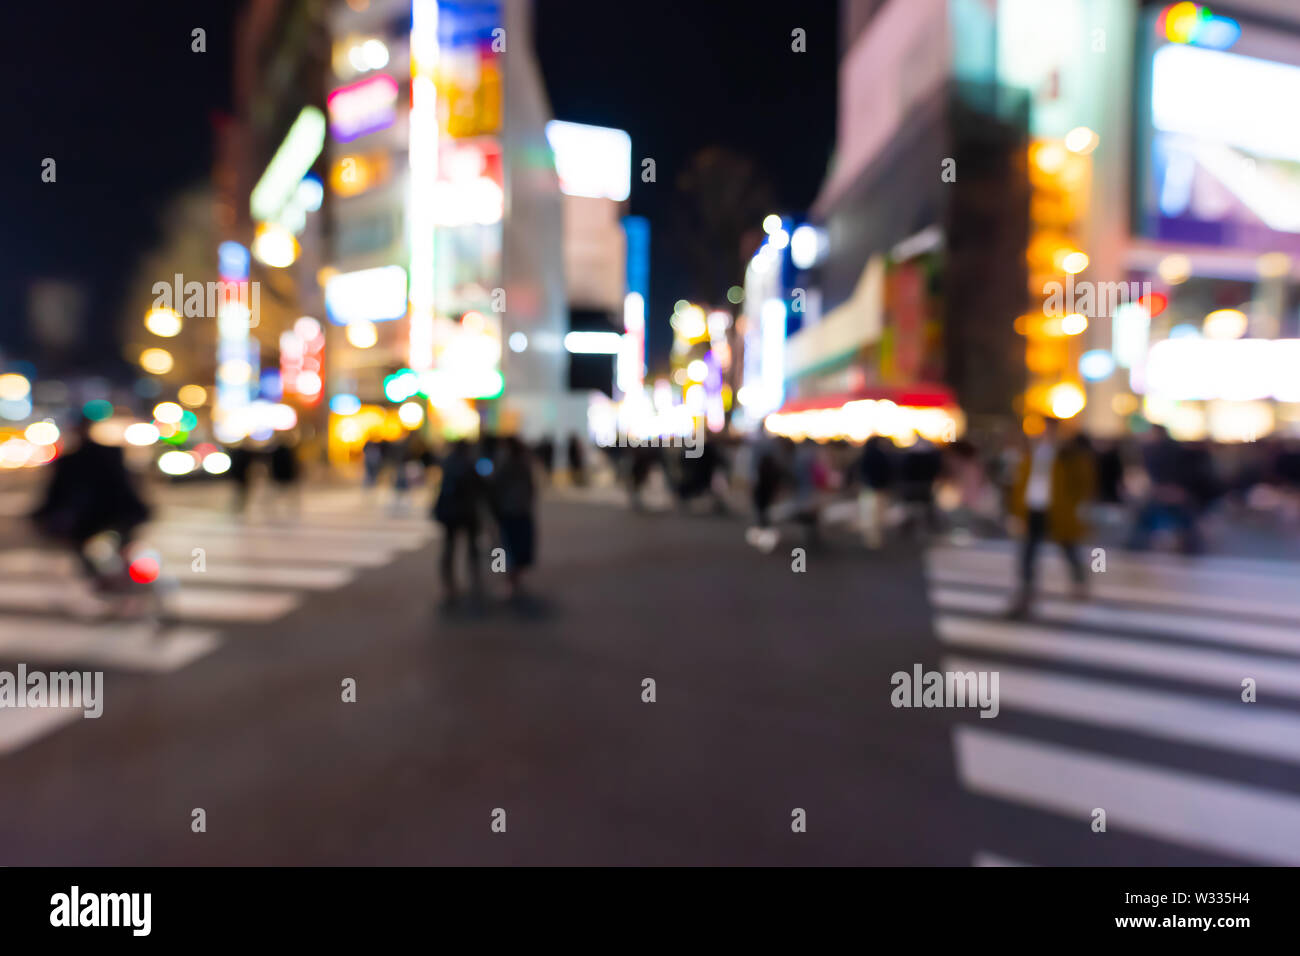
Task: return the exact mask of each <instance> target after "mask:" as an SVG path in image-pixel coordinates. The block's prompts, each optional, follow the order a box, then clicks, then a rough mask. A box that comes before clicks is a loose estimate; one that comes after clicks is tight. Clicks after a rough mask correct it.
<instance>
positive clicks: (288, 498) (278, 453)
mask: <svg viewBox="0 0 1300 956" xmlns="http://www.w3.org/2000/svg"><path fill="white" fill-rule="evenodd" d="M269 469H270V473H271V489H272V492H273V496H272V500H273V501H274V502H275V510H277V511H278V510H279V505H280V504H281V503H283V504H284V505H285V506H286V509H287V510H288V512H289V513H290V514H292V515H297V514H298V513H299V511H300V510H301V500H300V498H299V495H298V477H299V464H298V450H297V447H296V446H295V444H294V443H293V441H292V440H291V439H290V438H287V437H286V438H284V439H282V440H281V441H278V442H276V444H275V447H274V448H272V449H271V457H270V461H269Z"/></svg>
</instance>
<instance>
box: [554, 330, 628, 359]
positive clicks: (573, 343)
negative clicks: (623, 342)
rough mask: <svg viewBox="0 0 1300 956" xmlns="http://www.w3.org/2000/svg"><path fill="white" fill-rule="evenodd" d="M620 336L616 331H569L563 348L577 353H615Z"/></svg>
mask: <svg viewBox="0 0 1300 956" xmlns="http://www.w3.org/2000/svg"><path fill="white" fill-rule="evenodd" d="M620 338H621V336H620V335H619V334H618V333H617V332H569V333H568V334H566V335H565V336H564V348H565V349H566V350H567V351H569V352H573V353H576V354H579V355H615V354H617V352H618V349H619V344H620V342H619V340H620Z"/></svg>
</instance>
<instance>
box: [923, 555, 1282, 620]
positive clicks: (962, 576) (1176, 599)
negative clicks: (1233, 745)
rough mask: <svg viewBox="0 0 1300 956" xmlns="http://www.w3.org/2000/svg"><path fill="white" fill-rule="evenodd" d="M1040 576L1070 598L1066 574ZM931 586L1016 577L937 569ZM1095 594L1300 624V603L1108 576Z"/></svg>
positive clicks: (1097, 578) (1046, 589)
mask: <svg viewBox="0 0 1300 956" xmlns="http://www.w3.org/2000/svg"><path fill="white" fill-rule="evenodd" d="M1047 571H1048V573H1047V574H1045V575H1044V574H1040V575H1039V580H1038V590H1039V591H1040V592H1043V593H1051V594H1068V593H1069V591H1070V587H1071V583H1070V579H1069V576H1068V575H1067V574H1066V573H1065V572H1064V571H1063V570H1062V571H1060V572H1059V573H1053V572H1052V570H1051V569H1047ZM928 576H929V579H930V581H931V582H933V583H937V584H969V585H984V586H989V587H997V588H1002V589H1004V590H1006V589H1010V588H1012V587H1013V586H1014V584H1015V577H1014V575H1013V573H1012V572H1011V571H1010V570H998V569H976V568H950V567H934V566H933V565H932V566H931V567H930V568H929V570H928ZM1089 587H1090V588H1091V590H1092V594H1093V596H1094V597H1097V598H1104V599H1106V600H1110V601H1126V602H1129V603H1132V604H1149V605H1153V606H1156V607H1173V608H1179V609H1182V610H1186V611H1197V610H1201V611H1217V612H1219V613H1223V614H1240V615H1246V616H1250V617H1285V618H1292V619H1295V620H1300V601H1286V600H1278V599H1276V598H1274V599H1271V600H1268V601H1261V600H1260V599H1258V598H1245V597H1231V596H1226V595H1218V594H1206V593H1194V592H1178V591H1170V590H1162V589H1159V588H1154V587H1150V586H1141V587H1139V586H1134V585H1127V584H1121V583H1118V582H1115V581H1113V580H1106V579H1105V576H1104V575H1094V576H1093V578H1092V579H1091V580H1090V581H1089Z"/></svg>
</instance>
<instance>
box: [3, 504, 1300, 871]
mask: <svg viewBox="0 0 1300 956" xmlns="http://www.w3.org/2000/svg"><path fill="white" fill-rule="evenodd" d="M312 500H313V499H312V498H311V497H310V496H309V503H310V502H311V501H312ZM743 530H744V523H743V522H742V521H740V520H738V519H733V518H719V517H713V516H706V515H698V516H695V515H689V516H688V515H680V514H673V513H655V514H646V515H638V514H634V513H631V512H629V511H627V510H626V509H624V508H622V507H619V506H617V505H616V504H611V503H603V504H602V503H592V502H589V501H577V502H573V501H557V500H550V501H548V502H547V503H546V505H545V506H544V508H543V510H542V530H541V539H540V540H541V545H540V559H541V560H540V565H539V567H538V568H537V570H536V573H535V575H534V576H533V580H532V587H533V589H534V592H535V593H536V594H537V595H538V599H539V600H538V605H537V606H535V607H532V608H528V609H524V610H516V609H513V608H511V607H510V606H508V605H506V604H505V603H504V602H503V601H501V600H499V599H494V600H492V601H491V602H489V604H488V605H487V606H486V607H485V608H484V609H482V610H481V611H477V610H473V609H460V610H454V611H453V610H447V609H445V608H443V607H442V606H441V601H440V596H439V594H438V588H437V585H436V583H435V575H434V566H435V558H436V549H437V544H438V543H437V542H436V541H434V540H430V539H429V537H428V535H429V529H428V527H427V525H426V524H425V523H424V521H423V519H422V518H421V517H420V515H419V513H418V510H417V511H413V512H412V513H411V514H410V515H409V516H407V517H392V516H390V515H388V514H387V513H386V512H385V511H383V510H382V509H379V508H378V507H377V506H370V505H366V504H365V503H358V501H357V500H356V499H355V496H352V497H348V496H344V497H343V498H340V499H338V500H335V499H329V500H321V501H317V502H316V503H315V505H314V506H311V507H309V508H308V509H307V513H306V514H305V515H304V517H303V518H302V519H301V520H299V521H288V520H284V521H276V520H273V519H266V520H257V521H253V522H250V523H249V524H246V525H240V524H234V523H232V521H231V519H230V518H229V517H228V516H226V515H224V514H223V513H221V512H219V511H217V510H214V505H213V503H212V502H211V501H206V500H205V501H203V502H199V503H196V504H194V505H193V506H189V505H187V506H184V507H177V508H175V509H171V510H170V511H168V512H167V513H166V514H164V515H163V517H162V518H161V519H160V521H159V524H158V526H157V527H156V528H155V529H154V530H153V534H154V535H155V536H156V539H157V540H158V541H159V542H160V544H159V547H160V548H161V549H162V550H163V551H164V553H165V554H166V555H168V556H169V557H168V560H167V561H165V562H164V566H165V570H167V569H168V568H169V567H170V568H171V570H172V571H173V572H174V573H175V574H177V575H178V576H180V577H182V578H184V580H183V582H182V588H181V596H182V598H183V600H179V601H178V603H177V604H176V617H177V620H175V621H172V622H171V623H170V624H169V626H168V629H166V630H164V631H163V632H162V634H161V635H160V636H157V637H152V638H150V637H147V636H142V635H139V634H135V633H133V632H131V630H130V627H129V626H121V625H93V626H88V625H85V624H82V623H78V622H76V621H75V620H71V621H70V619H69V616H68V614H67V610H66V608H65V607H63V606H62V605H61V604H60V603H58V602H54V603H49V604H47V605H41V603H40V601H39V600H37V599H36V598H34V597H33V595H36V596H37V597H39V596H40V595H42V594H44V593H45V592H44V591H42V588H43V587H46V588H47V589H48V586H49V578H48V574H46V573H44V572H42V571H41V569H40V567H39V566H38V565H39V562H38V561H36V558H34V557H33V556H31V555H26V554H23V553H22V549H21V547H20V546H16V545H14V544H13V542H12V541H11V542H10V546H9V548H8V550H6V551H4V552H2V553H0V560H3V561H7V562H9V563H8V564H6V568H7V570H10V571H13V572H15V573H13V574H11V575H9V577H8V581H7V583H6V584H5V586H4V587H0V669H4V668H8V669H12V668H13V667H15V666H16V664H17V663H18V662H20V661H25V662H27V663H28V665H29V667H36V666H47V667H50V668H54V667H59V666H72V665H73V664H81V665H82V666H85V667H102V668H103V669H104V670H105V672H106V677H105V681H106V689H105V706H104V714H103V716H102V717H101V718H99V719H97V720H83V719H80V718H79V717H76V718H75V719H71V720H68V721H64V722H62V723H60V724H58V725H57V726H52V727H49V728H45V729H42V730H41V731H40V732H39V733H38V734H35V736H33V737H32V739H29V740H26V741H25V742H18V743H13V744H12V746H10V748H9V749H8V751H5V750H4V727H5V725H3V724H0V769H2V770H3V773H0V863H4V864H8V865H21V864H69V865H76V864H218V865H226V864H232V865H233V864H904V865H920V864H928V865H933V864H939V865H960V866H966V865H970V864H972V863H978V864H995V865H996V864H1001V863H1029V864H1060V863H1071V864H1131V863H1147V864H1160V863H1184V864H1214V863H1232V862H1292V860H1291V857H1292V856H1293V855H1295V854H1297V853H1300V839H1296V837H1297V835H1300V809H1298V808H1300V799H1298V797H1300V776H1298V775H1297V773H1296V768H1297V765H1298V764H1300V747H1298V746H1297V745H1296V743H1295V741H1296V740H1300V735H1296V734H1294V733H1293V732H1294V731H1295V730H1296V728H1297V727H1300V706H1298V705H1297V698H1300V661H1297V660H1296V657H1297V654H1300V648H1298V647H1297V645H1300V641H1298V640H1297V639H1296V634H1297V631H1296V628H1295V621H1296V620H1297V619H1300V608H1297V607H1296V601H1297V600H1300V599H1296V598H1295V597H1294V595H1293V593H1291V591H1290V589H1291V584H1290V582H1291V581H1293V580H1294V577H1293V573H1292V569H1290V568H1289V567H1287V566H1283V565H1267V566H1266V565H1264V564H1262V563H1261V564H1258V565H1257V564H1251V563H1249V562H1244V563H1241V564H1239V565H1231V564H1228V565H1207V564H1200V565H1197V566H1194V567H1193V566H1185V565H1183V564H1179V563H1177V562H1176V561H1175V560H1174V559H1173V558H1169V557H1165V556H1156V557H1154V558H1151V559H1149V560H1146V561H1143V562H1130V563H1127V564H1126V563H1124V561H1123V559H1121V558H1119V557H1113V558H1112V562H1111V569H1110V571H1108V572H1106V576H1105V577H1099V578H1098V579H1097V580H1098V583H1097V587H1096V600H1094V601H1093V602H1090V603H1089V604H1086V605H1074V604H1072V603H1070V602H1067V601H1064V600H1061V599H1059V598H1058V597H1057V596H1056V595H1054V594H1053V593H1052V592H1053V589H1054V588H1055V589H1056V590H1057V591H1064V579H1063V578H1062V577H1061V576H1060V573H1059V572H1060V568H1059V567H1056V566H1054V565H1052V564H1051V561H1052V560H1053V559H1051V558H1049V559H1046V560H1047V561H1048V567H1047V569H1046V571H1045V576H1044V581H1045V585H1046V587H1047V590H1048V594H1047V595H1046V596H1045V600H1044V603H1043V606H1042V608H1041V609H1040V615H1039V617H1038V619H1036V621H1034V622H1030V623H1028V624H1012V623H1009V622H1004V621H1002V620H1001V618H1000V610H1001V607H1002V606H1003V604H1004V602H1005V599H1006V588H1005V586H1006V585H1007V584H1008V583H1009V582H1010V554H1009V553H1007V552H1006V551H1005V549H1000V548H999V547H998V546H996V545H988V546H976V547H973V548H972V547H967V548H951V547H940V548H936V549H934V550H933V551H931V552H930V553H929V556H928V558H927V556H925V555H923V554H922V552H921V549H920V548H919V547H917V546H914V545H909V544H906V543H899V544H895V545H893V546H891V547H890V548H889V549H888V550H886V551H885V552H882V553H878V554H869V553H865V552H863V551H862V550H861V549H860V548H859V547H858V546H856V545H855V544H854V542H853V541H852V540H851V539H849V538H848V537H846V536H844V535H842V534H839V535H837V534H834V533H833V534H831V535H830V537H829V539H828V541H827V543H825V544H824V545H822V546H821V547H820V548H810V549H809V550H808V552H807V555H806V570H804V571H802V572H798V571H795V570H793V569H792V557H791V553H790V549H791V548H793V547H796V546H798V545H799V544H800V541H799V539H798V537H797V536H789V535H787V539H786V540H785V541H783V542H782V544H781V545H780V546H779V547H778V548H777V549H776V550H775V551H774V552H772V553H770V554H763V553H760V552H758V551H757V550H755V549H753V548H751V547H750V546H748V545H747V544H745V542H744V537H743ZM192 547H202V548H204V549H206V555H207V557H206V565H207V570H206V571H205V572H203V574H204V575H207V577H201V576H200V575H197V574H194V575H190V576H189V577H185V575H186V573H187V572H188V571H189V568H188V567H187V561H188V555H189V554H190V553H191V552H192ZM1225 560H1226V559H1225ZM32 562H35V564H33V563H32ZM337 567H343V568H344V569H345V570H344V573H343V577H342V578H340V579H334V578H330V577H329V576H328V575H326V574H325V572H326V571H327V570H329V569H331V568H337ZM489 577H490V580H491V583H492V584H493V585H494V587H495V588H496V590H498V591H499V590H500V589H501V588H502V586H503V582H502V581H501V580H500V579H499V578H491V576H489ZM6 587H7V588H8V590H5V588H6ZM1289 593H1291V596H1290V597H1288V594H1289ZM1198 601H1199V602H1200V603H1201V605H1203V606H1200V607H1197V606H1195V605H1196V602H1198ZM1233 601H1237V602H1238V603H1239V604H1240V605H1242V607H1244V608H1245V609H1246V611H1249V612H1251V613H1253V614H1254V615H1255V617H1256V618H1257V620H1254V621H1253V622H1248V623H1244V622H1245V621H1246V619H1245V618H1244V617H1243V612H1242V610H1241V608H1239V607H1237V606H1235V605H1233V603H1232V602H1233ZM1188 602H1192V603H1191V606H1188ZM1216 602H1217V603H1216ZM932 608H933V609H932ZM1193 619H1194V620H1193ZM1216 621H1221V622H1222V623H1223V628H1224V629H1223V632H1222V634H1220V633H1219V632H1218V631H1215V630H1213V628H1214V627H1215V626H1217V625H1216V624H1215V622H1216ZM1117 635H1125V636H1123V637H1120V636H1117ZM940 638H942V640H941V639H940ZM1081 641H1082V642H1085V643H1084V644H1082V645H1080V644H1079V642H1081ZM1080 647H1082V650H1080ZM917 664H919V665H921V666H922V669H923V670H932V669H935V668H940V667H942V668H946V669H961V670H965V669H967V668H971V669H974V668H995V669H999V670H1000V672H1001V674H1002V678H1003V682H1002V703H1001V712H1000V713H999V715H998V717H997V718H996V719H992V720H985V719H981V718H979V717H978V715H977V713H976V712H975V711H974V710H972V709H952V708H946V709H925V708H919V709H918V708H895V707H894V706H892V705H891V692H892V691H893V689H894V688H893V686H892V684H891V675H892V674H894V673H895V672H897V671H904V672H908V673H910V672H912V670H913V667H914V665H917ZM1246 672H1249V673H1251V674H1254V675H1255V676H1256V677H1258V679H1259V685H1260V693H1261V695H1262V696H1261V701H1260V703H1259V704H1258V707H1259V708H1260V709H1259V710H1255V709H1252V705H1245V704H1242V703H1241V702H1239V701H1238V700H1237V699H1236V698H1237V694H1238V690H1237V685H1238V684H1239V683H1240V677H1241V674H1243V673H1246ZM349 678H350V679H352V680H354V681H355V682H356V701H355V702H344V701H343V700H342V696H343V695H342V690H341V687H342V683H343V681H344V680H345V679H349ZM647 678H649V679H652V680H653V681H654V682H655V698H656V699H655V700H654V702H652V703H651V702H646V701H644V700H643V692H644V691H643V688H644V684H643V682H644V681H645V680H646V679H647ZM1198 694H1199V695H1200V696H1196V695H1198ZM14 715H15V712H13V711H9V712H0V718H6V719H8V718H12V717H14ZM20 716H21V715H20ZM1099 805H1100V806H1102V807H1104V808H1107V809H1108V810H1109V812H1110V814H1111V826H1110V828H1109V830H1108V832H1106V833H1098V832H1095V831H1094V829H1093V827H1092V826H1091V825H1090V824H1091V821H1092V816H1091V811H1092V810H1093V808H1096V807H1097V806H1099ZM196 808H201V809H202V810H203V811H204V814H205V817H206V832H201V833H200V832H194V831H193V830H192V827H191V822H192V819H193V812H194V810H195V809H196ZM498 810H502V811H504V823H505V827H504V832H497V830H496V829H494V827H493V823H494V820H495V821H496V822H497V829H499V828H500V821H501V819H502V815H501V814H499V813H496V811H498ZM796 810H802V811H804V814H803V816H804V818H805V819H806V829H805V830H804V832H795V829H794V828H793V827H792V823H793V821H794V814H795V811H796Z"/></svg>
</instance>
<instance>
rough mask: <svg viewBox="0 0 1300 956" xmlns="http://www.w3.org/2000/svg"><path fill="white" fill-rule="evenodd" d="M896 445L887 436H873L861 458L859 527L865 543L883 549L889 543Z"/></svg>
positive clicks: (874, 548)
mask: <svg viewBox="0 0 1300 956" xmlns="http://www.w3.org/2000/svg"><path fill="white" fill-rule="evenodd" d="M895 452H896V449H895V448H894V443H893V442H892V441H891V440H890V439H888V438H886V437H885V436H884V435H872V436H871V437H870V438H868V439H867V443H866V444H865V445H864V446H863V448H862V455H861V456H860V457H859V458H858V462H857V465H858V480H859V481H860V482H861V488H860V490H859V492H858V525H859V527H860V528H861V530H862V543H863V544H865V545H866V546H867V547H868V548H870V549H872V550H873V551H874V550H877V549H879V548H880V547H881V546H883V545H884V543H885V518H886V515H887V514H888V513H889V504H890V499H891V497H892V495H893V488H894V477H895V468H894V455H895Z"/></svg>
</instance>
